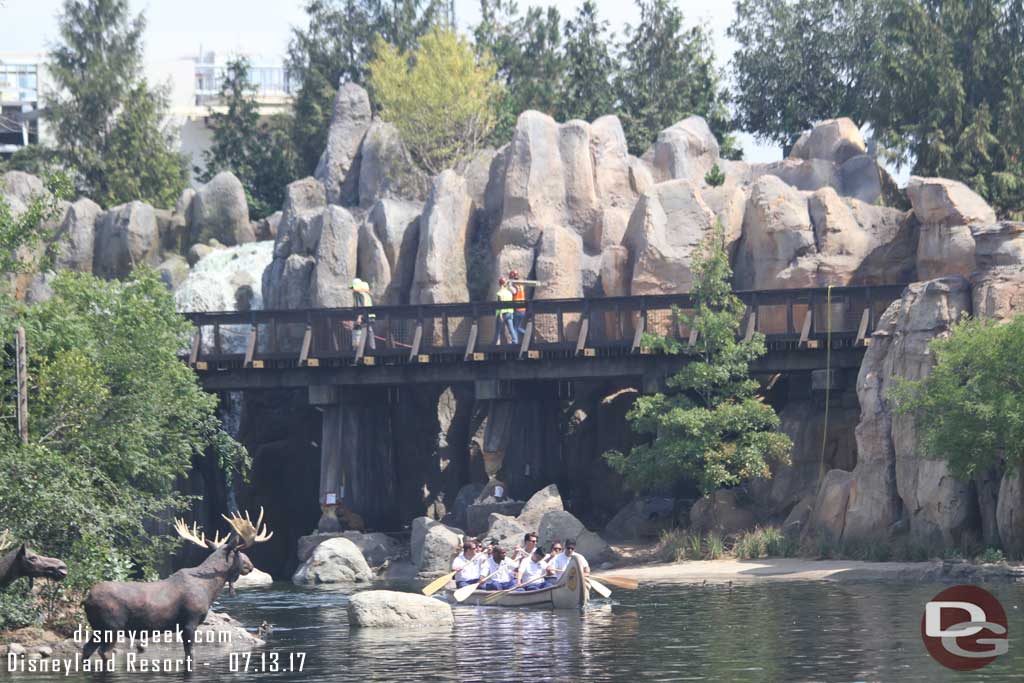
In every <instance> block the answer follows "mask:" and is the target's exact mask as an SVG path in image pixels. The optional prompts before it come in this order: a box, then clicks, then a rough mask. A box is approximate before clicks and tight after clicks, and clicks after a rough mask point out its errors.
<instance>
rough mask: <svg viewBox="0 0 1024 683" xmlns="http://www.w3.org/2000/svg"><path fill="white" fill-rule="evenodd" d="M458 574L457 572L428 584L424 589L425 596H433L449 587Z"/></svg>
mask: <svg viewBox="0 0 1024 683" xmlns="http://www.w3.org/2000/svg"><path fill="white" fill-rule="evenodd" d="M456 574H458V572H457V571H455V572H452V573H451V574H445V575H444V576H442V577H440V578H437V579H435V580H433V581H431V582H430V583H428V584H427V585H426V586H424V587H423V594H424V595H433V594H434V593H436V592H437V591H439V590H441V589H442V588H444V587H445V586H447V585H448V582H449V581H451V580H452V579H454V578H455V575H456Z"/></svg>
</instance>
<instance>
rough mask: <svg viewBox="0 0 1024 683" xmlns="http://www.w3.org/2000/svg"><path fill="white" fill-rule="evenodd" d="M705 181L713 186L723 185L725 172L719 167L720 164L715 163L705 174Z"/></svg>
mask: <svg viewBox="0 0 1024 683" xmlns="http://www.w3.org/2000/svg"><path fill="white" fill-rule="evenodd" d="M704 182H705V183H707V184H708V185H710V186H711V187H721V186H722V185H724V184H725V173H724V172H722V169H720V168H719V167H718V164H715V165H714V166H712V167H711V170H709V171H708V172H707V173H705V174H704Z"/></svg>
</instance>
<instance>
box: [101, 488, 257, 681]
mask: <svg viewBox="0 0 1024 683" xmlns="http://www.w3.org/2000/svg"><path fill="white" fill-rule="evenodd" d="M224 519H226V520H227V521H228V524H230V525H231V529H232V532H231V533H229V534H228V537H227V538H225V539H221V538H220V533H219V532H218V533H217V534H216V535H215V536H214V538H213V540H212V541H211V540H209V539H207V538H206V534H204V533H201V532H200V531H199V526H198V525H197V524H193V525H192V528H191V529H189V527H188V525H186V524H185V522H184V521H183V520H181V519H178V520H175V525H174V529H175V531H177V532H178V535H179V536H181V537H182V538H184V539H185V540H186V541H189V542H191V543H195V544H196V545H198V546H199V547H201V548H208V549H210V550H212V551H213V552H212V553H211V554H210V556H209V557H207V558H206V560H205V561H204V562H203V563H202V564H200V565H199V566H198V567H192V568H191V569H180V570H178V571H176V572H175V573H173V574H171V575H170V576H169V577H167V578H166V579H163V580H161V581H151V582H148V583H147V582H137V581H104V582H102V583H98V584H96V585H95V586H93V587H92V589H91V590H90V591H89V594H88V595H87V596H86V598H85V614H86V616H87V617H88V619H89V625H90V626H91V627H92V630H93V635H92V637H90V638H89V639H88V640H87V642H86V643H85V646H84V647H83V648H82V658H83V659H88V658H89V657H91V656H92V655H93V653H94V652H96V650H97V649H99V652H100V656H101V657H102V658H103V660H104V661H106V660H107V659H108V657H109V656H110V651H111V650H112V649H113V648H114V645H115V641H116V638H115V637H111V636H113V635H114V634H117V633H118V632H119V631H121V632H124V631H132V630H134V631H165V630H174V629H176V628H177V629H179V630H180V633H181V638H182V643H183V645H184V648H185V656H186V657H191V656H192V644H193V643H192V641H193V637H194V635H195V632H196V628H197V627H198V626H199V625H200V624H201V623H203V620H204V619H206V613H207V612H208V611H209V610H210V605H211V604H213V601H214V600H216V599H217V596H218V595H219V594H220V592H221V589H223V588H224V584H225V583H227V584H234V582H235V581H237V580H238V577H239V576H244V575H246V574H248V573H249V572H251V571H252V569H253V565H252V562H250V561H249V558H248V557H246V555H245V553H243V552H242V551H243V550H244V549H246V548H250V547H252V546H253V545H255V544H257V543H263V542H264V541H268V540H270V538H271V537H272V536H273V535H274V533H273V532H270V533H267V528H266V526H265V525H263V508H260V515H259V518H258V519H257V520H256V524H255V525H254V524H253V523H252V520H251V519H250V518H249V513H246V514H245V517H242V516H240V515H238V514H237V513H236V514H234V515H232V516H231V517H226V516H225V517H224ZM261 526H262V528H261ZM232 587H233V586H232ZM97 632H99V634H100V637H97V635H96V633H97Z"/></svg>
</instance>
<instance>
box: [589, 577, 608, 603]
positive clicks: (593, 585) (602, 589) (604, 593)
mask: <svg viewBox="0 0 1024 683" xmlns="http://www.w3.org/2000/svg"><path fill="white" fill-rule="evenodd" d="M587 584H588V585H589V586H590V589H591V590H592V591H594V592H595V593H597V594H598V595H600V596H601V597H602V598H607V597H611V594H612V591H611V589H610V588H608V586H606V585H604V584H603V583H601V582H600V581H598V580H597V579H593V578H591V577H589V576H588V577H587Z"/></svg>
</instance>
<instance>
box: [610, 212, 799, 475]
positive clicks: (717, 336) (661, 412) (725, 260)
mask: <svg viewBox="0 0 1024 683" xmlns="http://www.w3.org/2000/svg"><path fill="white" fill-rule="evenodd" d="M724 232H725V231H724V228H723V227H722V224H721V222H716V225H715V228H714V230H712V231H711V232H710V233H709V234H708V236H707V238H706V239H705V242H704V245H703V251H702V252H701V254H700V255H699V256H698V257H697V258H695V259H694V263H693V274H694V280H693V282H694V284H693V291H692V292H691V295H692V297H693V301H694V307H695V310H694V312H693V315H692V316H685V315H682V316H681V317H682V319H683V320H684V321H685V322H686V324H687V326H689V327H691V328H695V329H696V330H697V333H698V336H697V343H696V345H695V346H694V347H690V346H688V345H687V346H683V345H682V344H680V343H679V342H678V341H676V340H675V339H673V338H670V337H659V336H656V335H645V340H644V343H645V345H647V346H649V347H651V348H653V349H656V350H660V351H663V352H665V353H672V354H678V353H688V354H690V355H691V356H692V359H691V362H690V363H689V364H687V365H686V366H685V367H684V368H683V369H682V370H680V371H679V372H678V373H677V374H675V375H674V376H672V377H671V378H669V380H668V385H669V389H670V392H669V393H665V394H661V393H659V394H653V395H650V396H641V397H640V398H638V399H637V400H636V403H634V404H633V407H632V408H631V409H630V411H629V413H628V415H627V417H628V419H629V421H630V423H631V425H632V428H633V432H634V433H635V434H637V436H638V437H639V438H640V439H641V440H642V442H641V443H639V444H638V445H636V446H633V448H632V449H631V450H630V451H629V453H625V454H624V453H620V452H618V451H609V452H608V453H605V456H604V457H605V459H607V460H608V463H609V464H610V465H611V466H612V467H613V468H614V469H615V470H616V471H618V472H619V473H621V474H622V475H623V476H624V477H625V478H626V483H627V484H628V485H629V486H630V487H631V488H633V489H635V490H637V491H658V490H665V489H667V488H669V487H671V486H672V485H673V484H674V483H675V482H676V481H678V480H679V479H680V478H686V479H689V480H691V481H695V482H696V483H697V484H698V486H699V487H700V489H701V490H702V491H703V492H704V493H705V494H707V493H711V492H712V491H714V490H715V489H717V488H720V487H723V486H734V485H736V484H739V483H740V482H742V481H744V480H746V479H750V478H752V477H770V476H771V468H770V466H771V465H773V464H774V465H779V464H787V463H788V462H789V452H790V449H791V448H792V442H791V441H790V439H789V437H788V436H786V435H785V434H783V433H781V432H779V431H778V428H779V417H778V415H776V414H775V410H774V408H772V407H771V406H770V405H767V404H765V403H763V402H762V401H761V400H760V399H759V397H758V396H757V395H756V392H757V390H758V387H759V385H758V383H757V381H755V380H753V379H752V378H751V377H750V363H751V362H752V361H754V360H756V359H757V358H758V357H760V356H762V355H764V353H765V345H764V336H763V335H760V334H755V335H754V337H753V338H752V339H750V340H739V341H737V339H736V334H737V332H738V331H739V327H740V321H741V320H742V318H743V304H742V302H741V301H740V300H739V298H738V297H737V296H736V295H735V294H733V292H732V285H731V279H732V269H731V268H730V267H729V256H728V254H727V253H726V251H725V247H724Z"/></svg>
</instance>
